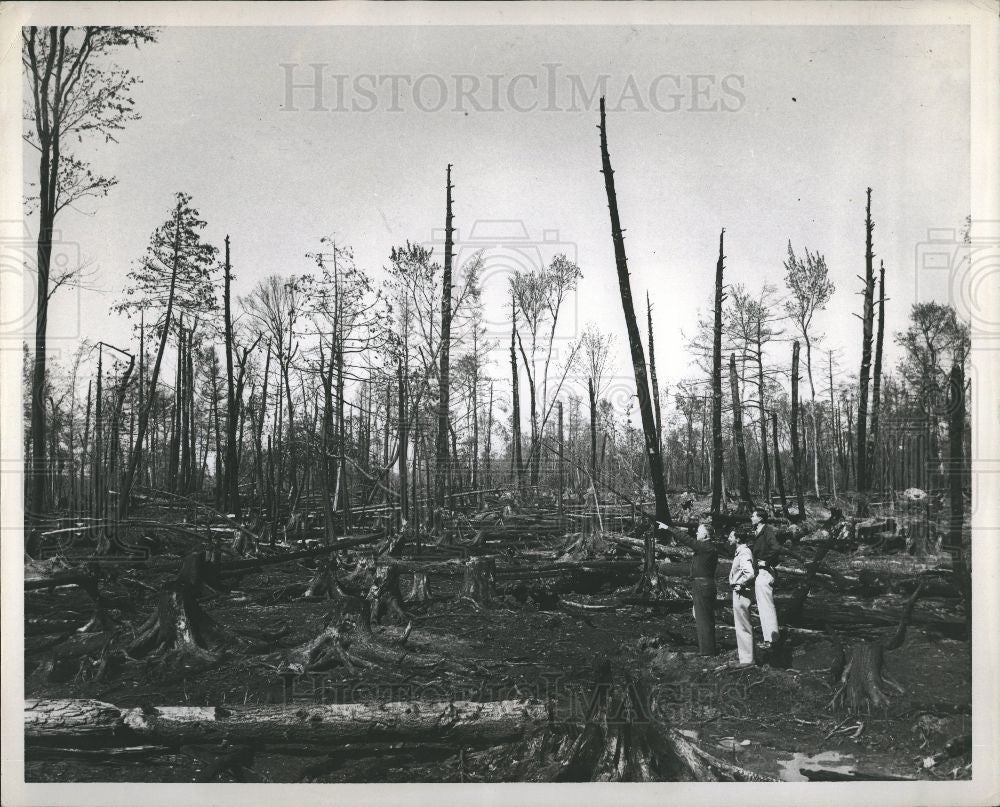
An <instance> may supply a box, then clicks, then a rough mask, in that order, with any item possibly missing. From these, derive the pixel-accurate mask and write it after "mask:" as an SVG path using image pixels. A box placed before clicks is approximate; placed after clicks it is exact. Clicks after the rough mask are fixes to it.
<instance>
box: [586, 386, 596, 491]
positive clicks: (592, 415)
mask: <svg viewBox="0 0 1000 807" xmlns="http://www.w3.org/2000/svg"><path fill="white" fill-rule="evenodd" d="M587 392H588V394H589V396H590V479H591V481H594V480H596V479H597V395H596V394H595V392H594V379H593V378H588V379H587Z"/></svg>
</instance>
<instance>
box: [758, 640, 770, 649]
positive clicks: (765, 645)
mask: <svg viewBox="0 0 1000 807" xmlns="http://www.w3.org/2000/svg"><path fill="white" fill-rule="evenodd" d="M757 647H759V648H760V649H761V650H770V649H771V643H770V642H761V643H760V644H759V645H757Z"/></svg>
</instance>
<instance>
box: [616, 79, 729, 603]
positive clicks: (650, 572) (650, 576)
mask: <svg viewBox="0 0 1000 807" xmlns="http://www.w3.org/2000/svg"><path fill="white" fill-rule="evenodd" d="M600 137H601V173H603V174H604V189H605V191H606V193H607V196H608V211H609V213H610V216H611V240H612V242H613V244H614V250H615V266H616V268H617V270H618V288H619V291H620V292H621V298H622V310H623V312H624V314H625V327H626V329H627V331H628V344H629V352H630V353H631V355H632V370H633V372H634V374H635V385H636V393H637V394H638V396H639V412H640V415H641V417H642V432H643V437H644V444H645V455H646V457H647V459H648V460H649V469H650V476H651V477H652V482H653V496H654V497H655V500H656V517H657V519H658V520H660V521H663V522H665V523H667V524H669V523H671V518H670V507H669V505H668V504H667V491H666V487H665V485H664V482H663V465H662V463H661V461H660V449H659V446H658V445H657V443H656V421H655V418H654V417H653V402H652V397H651V396H650V392H649V380H648V378H647V376H646V358H645V356H644V354H643V349H642V337H641V335H640V333H639V326H638V325H637V324H636V319H635V306H634V305H633V304H632V284H631V281H630V280H629V274H628V259H627V258H626V255H625V237H624V235H623V232H622V226H621V221H620V220H619V217H618V198H617V196H616V194H615V178H614V172H613V171H612V169H611V157H610V155H609V153H608V133H607V123H606V118H605V111H604V98H603V97H602V98H601V123H600ZM720 260H721V259H720ZM658 580H659V576H658V573H657V570H656V556H655V553H654V551H653V537H652V533H651V532H647V533H646V539H645V561H644V564H643V575H642V578H641V579H640V581H639V589H640V590H644V589H652V590H653V591H654V592H656V591H662V588H661V587H659V585H658Z"/></svg>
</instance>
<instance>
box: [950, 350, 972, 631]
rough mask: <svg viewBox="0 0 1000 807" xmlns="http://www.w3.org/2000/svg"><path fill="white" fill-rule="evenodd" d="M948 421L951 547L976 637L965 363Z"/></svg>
mask: <svg viewBox="0 0 1000 807" xmlns="http://www.w3.org/2000/svg"><path fill="white" fill-rule="evenodd" d="M948 393H949V401H948V407H949V418H948V442H949V456H948V460H949V461H948V469H949V472H948V493H949V499H950V511H951V519H950V523H949V525H948V543H949V544H950V545H951V547H952V548H953V549H955V550H956V551H957V553H958V556H957V558H956V560H957V563H956V564H955V566H956V573H957V574H956V577H957V579H958V584H959V588H960V589H961V591H962V597H963V599H964V600H965V625H966V631H967V632H968V635H969V636H970V637H971V635H972V567H971V565H970V559H969V556H968V553H967V552H966V550H965V546H964V545H963V542H962V527H963V524H964V521H965V493H964V487H965V370H964V368H963V367H962V359H961V358H958V359H956V361H955V363H954V364H953V365H952V367H951V378H950V384H949V390H948Z"/></svg>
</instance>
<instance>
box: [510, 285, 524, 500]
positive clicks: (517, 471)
mask: <svg viewBox="0 0 1000 807" xmlns="http://www.w3.org/2000/svg"><path fill="white" fill-rule="evenodd" d="M510 316H511V321H510V385H511V393H510V397H511V415H510V419H511V423H510V435H511V437H510V439H511V450H510V459H511V464H512V466H513V467H512V469H511V471H512V474H511V476H512V477H513V482H514V485H515V486H516V487H517V488H518V489H520V488H521V486H522V484H523V482H524V462H523V460H522V457H521V393H520V388H519V386H518V383H517V382H518V370H517V305H516V304H515V303H514V296H513V294H512V295H511V298H510Z"/></svg>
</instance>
